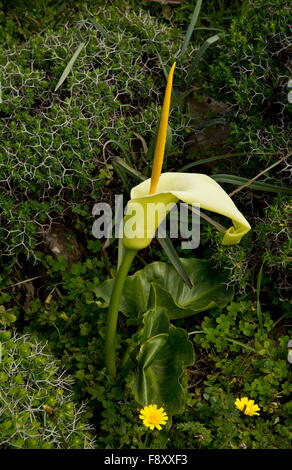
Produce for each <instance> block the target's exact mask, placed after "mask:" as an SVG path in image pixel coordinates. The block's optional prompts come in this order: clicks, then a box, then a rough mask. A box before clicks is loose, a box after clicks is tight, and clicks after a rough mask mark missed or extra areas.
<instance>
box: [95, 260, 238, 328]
mask: <svg viewBox="0 0 292 470" xmlns="http://www.w3.org/2000/svg"><path fill="white" fill-rule="evenodd" d="M180 261H181V263H182V265H183V267H184V270H185V271H186V273H187V275H188V276H189V278H190V280H191V282H192V283H193V286H194V287H193V288H191V289H190V288H189V287H188V286H187V285H186V284H185V283H184V281H183V280H182V279H181V278H180V277H179V276H178V275H177V272H176V270H175V268H174V267H173V266H172V265H170V264H167V263H162V262H155V263H151V264H149V265H148V266H146V267H145V268H143V269H141V270H140V271H137V272H136V273H135V274H133V275H132V276H129V277H128V278H127V280H126V282H125V285H124V291H123V295H122V298H121V303H120V311H121V312H123V313H124V314H125V315H128V316H130V317H132V318H135V319H137V318H138V317H139V315H141V314H142V313H144V312H146V311H147V310H148V308H149V300H150V289H151V286H153V290H154V291H155V294H156V298H157V300H156V302H157V306H158V307H162V308H164V309H165V311H166V313H167V316H168V318H169V319H173V320H174V319H178V318H184V317H188V316H190V315H193V314H195V313H199V312H202V311H204V310H208V309H210V308H212V307H215V306H218V307H221V308H222V307H224V306H225V305H227V303H228V302H229V301H230V299H231V298H232V295H233V290H232V289H231V288H230V287H229V288H228V287H227V285H226V283H227V280H226V279H225V278H224V276H223V275H222V273H220V272H218V271H216V270H215V269H213V267H212V265H211V263H209V262H207V261H204V260H199V259H193V258H192V259H182V258H181V259H180ZM113 282H114V281H113V280H112V279H109V280H107V281H105V282H103V283H101V284H100V285H99V286H98V287H97V288H96V289H95V294H96V296H97V297H98V298H102V299H103V300H104V301H105V302H107V303H108V302H109V299H110V296H111V291H112V288H113Z"/></svg>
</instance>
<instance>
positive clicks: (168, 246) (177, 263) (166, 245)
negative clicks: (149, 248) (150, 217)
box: [157, 229, 194, 289]
mask: <svg viewBox="0 0 292 470" xmlns="http://www.w3.org/2000/svg"><path fill="white" fill-rule="evenodd" d="M158 232H159V229H158ZM157 240H158V241H159V243H160V245H161V247H162V248H163V250H164V252H165V254H166V256H167V257H168V259H169V261H170V262H171V264H172V265H173V267H174V269H175V270H176V272H177V273H178V274H179V276H180V277H181V278H182V279H183V281H184V282H185V284H186V285H187V286H188V287H189V288H190V289H191V288H192V287H194V285H193V283H192V281H191V280H190V278H189V276H188V274H187V273H186V271H185V269H184V267H183V265H182V263H181V260H180V259H179V256H178V254H177V252H176V250H175V248H174V246H173V244H172V241H171V239H170V238H169V237H168V236H167V235H166V237H165V238H159V237H157Z"/></svg>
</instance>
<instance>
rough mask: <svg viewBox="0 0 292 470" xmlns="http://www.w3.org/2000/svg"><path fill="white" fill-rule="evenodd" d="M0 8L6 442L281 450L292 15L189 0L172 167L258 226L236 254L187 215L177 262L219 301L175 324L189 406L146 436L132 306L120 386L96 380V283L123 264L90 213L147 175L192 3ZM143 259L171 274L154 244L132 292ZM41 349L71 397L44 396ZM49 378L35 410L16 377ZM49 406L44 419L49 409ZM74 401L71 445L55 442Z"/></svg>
mask: <svg viewBox="0 0 292 470" xmlns="http://www.w3.org/2000/svg"><path fill="white" fill-rule="evenodd" d="M73 3H74V4H73ZM198 3H199V2H198ZM0 6H1V8H0V38H1V44H2V45H1V55H0V81H1V103H0V129H1V131H0V132H1V143H0V180H1V191H0V207H1V214H0V218H1V230H0V242H1V250H2V256H1V261H0V266H1V272H0V331H1V332H0V335H2V336H0V338H2V339H0V341H1V344H2V345H3V346H2V358H3V360H2V362H1V363H0V368H1V367H2V373H3V370H4V373H5V374H6V376H7V377H8V380H6V381H4V382H3V387H2V388H3V393H4V394H8V397H9V400H6V402H5V403H6V404H7V403H8V404H9V406H8V405H5V403H4V402H3V400H2V401H1V399H0V447H1V448H6V447H13V448H17V447H24V448H39V447H41V446H44V447H50V448H63V446H64V447H68V448H85V447H94V448H109V449H115V448H138V449H140V448H145V447H146V448H149V447H152V448H170V449H171V448H173V449H177V448H190V449H201V448H207V449H218V448H228V449H246V448H248V449H250V448H252V449H265V448H269V449H286V448H290V446H291V444H290V442H291V431H290V426H291V401H290V397H289V393H290V392H289V381H291V365H290V364H289V363H288V362H287V352H288V350H287V343H288V340H289V334H290V336H291V333H290V332H291V315H290V299H289V290H288V289H289V284H288V279H287V277H288V272H287V271H288V264H289V257H290V246H291V244H290V240H289V212H290V195H289V188H288V187H289V169H290V166H289V155H290V152H291V149H290V146H289V136H290V133H291V131H290V129H289V126H290V124H289V122H290V118H291V104H290V103H289V101H288V91H289V90H288V88H287V84H288V81H289V78H291V70H289V47H288V46H289V39H288V37H289V28H288V25H289V22H290V21H289V19H290V18H291V11H290V9H289V4H288V2H287V1H284V0H271V1H269V2H263V1H262V0H252V1H248V2H247V1H244V2H229V1H214V2H213V1H212V2H204V1H203V2H202V7H201V11H200V13H199V16H198V19H197V23H196V25H195V27H194V31H193V34H192V36H191V38H190V43H189V45H188V48H187V50H186V54H185V55H184V56H183V57H182V58H181V61H180V62H179V61H178V64H177V71H176V76H175V82H174V95H173V107H172V112H171V118H170V127H171V129H170V130H169V132H170V137H172V138H170V137H169V136H168V144H169V148H168V149H167V150H168V155H167V159H166V169H167V170H169V171H175V172H179V171H185V172H196V173H205V174H208V175H210V176H212V177H213V178H214V179H215V180H216V181H218V182H219V183H220V184H221V185H222V186H223V187H224V189H225V190H226V191H227V192H228V193H230V194H231V195H232V196H231V197H232V199H233V200H234V202H235V203H236V205H237V207H239V209H240V210H241V211H242V212H243V214H244V215H246V217H247V219H248V221H249V223H250V225H251V226H252V231H251V232H249V233H248V234H247V235H246V236H245V237H244V238H243V239H242V241H241V243H240V245H236V246H230V247H224V246H221V240H222V234H220V233H218V232H217V230H216V228H215V227H214V226H213V225H210V224H209V223H208V222H207V221H206V220H203V219H201V243H200V246H199V248H198V249H196V250H195V251H193V252H190V253H187V254H186V253H185V252H183V250H181V249H180V248H179V244H178V243H176V242H175V241H174V242H173V244H174V246H175V248H176V250H177V252H178V254H179V257H181V258H185V257H186V258H187V259H186V260H185V261H184V262H185V263H186V265H188V263H190V264H191V263H192V259H193V258H194V257H195V258H197V259H198V262H199V263H201V262H202V263H205V262H207V261H208V262H209V263H210V264H211V265H212V266H214V267H216V269H217V271H218V272H220V275H221V276H222V277H223V278H224V279H226V285H225V287H226V289H227V291H228V292H230V293H232V295H231V294H230V296H229V297H228V298H226V301H224V302H223V301H222V302H221V303H220V304H219V305H218V304H217V305H212V308H210V309H208V310H205V311H203V310H204V309H203V308H202V309H201V310H200V312H197V313H196V315H195V316H194V315H193V316H186V317H183V315H182V316H177V317H175V316H174V317H173V318H172V320H171V321H172V324H173V331H178V330H181V329H184V330H185V331H186V332H187V340H188V342H190V343H191V345H192V348H193V351H194V361H193V362H192V361H189V362H188V361H186V367H185V369H184V372H183V374H182V375H181V377H180V379H179V380H180V384H181V387H183V389H184V391H185V397H184V399H185V409H184V411H183V412H182V413H180V414H175V415H174V416H173V418H172V420H169V421H168V423H167V424H166V425H165V426H163V429H162V430H161V431H159V430H157V429H156V430H154V431H151V432H150V434H149V433H147V428H146V427H145V426H144V425H143V423H142V422H141V419H139V412H140V410H141V406H143V405H141V402H140V401H139V399H138V400H135V397H133V395H132V391H131V389H132V384H133V378H134V373H135V368H133V364H135V361H136V358H137V351H138V350H139V344H140V342H141V329H140V332H139V331H138V327H139V322H138V321H137V317H135V312H133V305H132V304H131V303H130V304H129V305H127V304H126V307H128V310H127V308H121V309H120V314H119V317H118V336H117V356H118V357H119V358H121V357H122V356H123V354H125V353H126V357H128V362H127V364H128V366H129V367H128V369H129V370H127V368H123V367H122V366H123V364H122V363H120V360H119V363H118V368H120V366H121V372H122V371H124V375H123V376H122V374H121V376H119V378H118V381H117V382H115V381H114V380H113V379H109V377H108V374H107V372H106V370H105V368H104V343H105V336H106V317H107V307H108V302H109V295H108V292H107V290H106V288H105V286H107V285H109V284H110V283H111V282H112V279H114V278H115V276H116V258H117V251H118V250H117V244H116V243H115V242H114V240H108V241H107V242H106V244H104V240H102V241H101V240H96V239H94V237H93V235H92V233H91V227H92V222H93V218H92V215H91V211H92V206H93V204H94V203H96V202H98V201H101V200H102V201H106V202H111V203H112V202H113V197H114V194H115V193H122V192H124V193H125V194H126V193H127V192H128V189H129V187H131V186H134V185H135V184H138V183H139V182H140V180H139V179H137V175H140V176H141V174H142V176H143V177H144V178H148V177H149V176H150V170H151V161H152V154H151V145H152V147H153V142H155V139H154V138H155V133H156V131H157V122H158V120H159V115H160V105H161V102H162V96H163V92H164V88H165V77H164V72H163V67H165V69H166V71H168V70H169V67H170V66H171V63H172V62H171V61H172V60H174V58H175V56H176V54H177V51H178V50H179V48H180V47H181V45H182V43H183V40H184V38H185V33H186V30H187V28H188V26H189V24H190V21H191V18H192V15H193V11H194V7H195V3H194V2H192V1H186V2H183V3H182V4H181V5H170V4H168V5H167V4H160V3H159V2H148V1H146V0H141V1H140V2H131V1H111V2H108V4H107V5H106V6H104V2H99V1H96V2H90V4H89V3H88V2H79V3H78V2H69V1H68V2H67V3H66V2H65V3H64V2H58V1H55V2H51V3H50V5H47V2H38V3H37V4H36V3H35V2H33V5H32V6H31V8H30V9H29V10H28V7H25V6H23V3H22V2H19V4H18V2H15V5H13V8H12V6H11V3H10V2H5V1H4V2H2V4H1V5H0ZM255 31H256V32H257V33H256V34H254V32H255ZM215 35H218V39H216V40H215V42H214V43H211V44H210V45H209V43H207V44H208V46H209V47H208V48H205V49H204V54H202V55H200V54H201V52H202V45H204V44H206V43H205V41H208V38H210V37H214V36H215ZM211 42H212V41H211ZM78 48H79V50H78ZM76 50H77V51H78V57H76V60H75V62H74V64H73V66H72V70H70V71H69V73H68V75H67V76H66V78H65V79H64V80H63V81H62V83H61V84H60V86H59V87H58V83H60V82H59V80H60V78H61V77H62V74H63V72H64V70H65V68H66V65H67V64H68V63H69V61H70V59H71V58H72V56H73V54H74V52H76ZM200 51H201V52H200ZM199 52H200V53H199ZM198 53H199V54H198ZM194 58H195V61H194ZM192 63H193V64H194V68H193V71H192V73H190V72H189V71H190V65H191V64H192ZM56 88H58V89H57V90H56ZM152 150H153V149H152ZM118 159H120V166H119V165H117V161H118ZM121 162H122V165H121ZM125 164H126V165H128V167H127V169H125V168H126V167H125ZM123 165H124V166H123ZM184 168H187V169H184ZM135 172H136V173H135ZM138 172H139V173H138ZM239 177H240V178H241V180H240V179H238V178H239ZM255 177H256V178H255ZM254 178H255V179H254ZM253 179H254V180H253ZM125 185H126V187H125ZM244 185H246V186H245V187H242V188H241V186H244ZM256 185H258V186H256ZM261 185H262V186H261ZM238 190H239V191H238ZM233 193H234V194H233ZM290 194H291V192H290ZM208 215H210V216H212V217H213V218H214V220H215V222H217V223H223V222H222V218H221V217H220V216H216V215H215V216H214V215H212V214H211V213H208ZM153 261H158V262H160V263H164V264H163V266H165V269H166V270H170V271H171V270H172V267H171V265H170V264H169V258H168V256H167V255H166V254H165V253H164V252H163V250H161V246H160V245H159V243H158V242H157V241H156V240H153V243H152V245H151V247H149V248H147V249H145V250H142V251H141V252H140V253H139V256H137V257H136V259H135V261H134V263H133V266H132V268H131V270H130V273H129V274H130V278H128V279H129V280H130V279H132V278H133V276H135V274H134V273H135V272H138V273H140V272H142V271H143V268H144V270H145V269H146V270H147V268H145V266H146V265H147V264H149V266H150V271H151V270H152V271H155V267H154V264H155V263H154V264H153V263H152V262H153ZM172 275H173V274H172ZM106 279H108V281H106ZM128 282H131V281H128ZM180 282H181V283H182V285H183V281H181V280H180ZM158 284H159V283H158ZM147 289H148V287H147ZM159 289H161V285H158V287H156V290H157V291H158V292H159V295H160V297H159V299H160V300H161V302H160V303H161V304H162V307H163V306H164V304H163V302H165V295H166V294H165V293H164V291H163V295H162V291H161V290H159ZM169 290H170V291H171V289H169ZM101 293H102V294H103V295H101ZM168 294H169V293H168ZM126 296H127V294H126ZM176 300H177V299H175V301H176ZM167 302H168V304H167V305H168V306H169V305H170V304H171V303H170V296H168V297H167ZM171 305H172V308H174V307H173V304H171ZM124 307H125V305H124ZM130 307H132V310H131V309H130V310H129V308H130ZM135 308H136V307H135ZM137 308H138V307H137ZM175 308H176V309H177V305H176V307H175ZM179 308H181V306H179ZM184 308H185V307H184ZM192 308H193V305H192ZM157 311H158V308H157ZM176 312H177V310H176ZM162 316H163V315H162ZM162 316H161V318H162ZM145 321H146V323H147V319H145ZM161 321H162V323H163V319H162V320H161ZM146 323H144V332H145V328H146V326H147V325H146ZM146 329H147V328H146ZM15 330H16V331H18V332H19V334H20V336H17V335H16V336H14V333H13V331H15ZM24 333H28V334H29V335H31V334H33V337H37V338H38V339H37V340H36V343H35V342H34V340H33V339H31V337H30V336H29V337H28V336H21V334H22V335H23V334H24ZM145 334H146V333H145ZM163 334H165V332H164V333H163ZM43 341H47V343H48V344H47V347H46V348H47V349H46V354H48V355H45V356H44V357H42V360H40V357H39V349H38V347H37V346H36V344H43ZM40 342H41V343H40ZM27 344H29V347H30V348H32V350H33V361H32V362H31V364H30V367H31V369H26V368H25V367H24V365H25V357H23V360H22V362H21V363H20V364H19V367H20V368H21V371H20V372H19V373H18V374H19V377H20V376H21V377H20V378H17V379H16V382H17V381H22V380H24V381H25V380H29V381H30V382H29V384H30V386H31V390H33V393H32V397H34V396H35V400H36V401H35V408H36V411H35V412H34V413H32V412H28V411H27V406H28V402H27V401H26V399H27V397H26V396H25V394H23V393H22V385H23V384H22V383H20V382H19V383H16V386H15V383H14V382H15V373H14V372H13V373H12V369H11V367H12V366H11V364H12V362H11V360H10V359H9V357H10V358H12V357H13V358H15V357H16V356H17V357H18V358H19V357H22V353H23V351H24V352H25V351H26V350H27V347H28V346H27ZM47 351H48V353H47ZM25 354H26V353H25ZM52 354H53V355H54V357H55V358H56V360H61V362H62V364H63V365H64V367H65V368H66V369H67V370H68V371H69V373H70V375H71V376H72V377H73V378H74V381H73V383H72V384H71V383H70V389H71V388H72V390H73V391H74V395H70V396H69V395H68V396H67V395H66V393H67V392H65V391H64V392H63V393H62V394H61V393H59V392H58V390H59V389H62V386H59V385H57V382H58V380H59V379H58V377H59V375H58V374H59V372H58V369H57V365H56V364H57V363H56V362H54V361H55V359H53V356H52ZM127 354H128V356H127ZM140 359H141V357H140ZM7 360H8V362H7ZM13 360H14V359H13ZM46 361H48V362H46ZM187 362H188V364H187ZM26 365H27V364H26ZM46 367H48V368H51V369H50V370H51V371H52V376H54V377H56V379H55V380H56V384H55V382H54V385H53V386H52V388H50V389H49V390H48V391H47V392H45V391H44V392H43V395H42V396H41V397H39V395H37V392H36V386H37V382H33V380H32V378H31V375H30V374H31V372H30V370H34V371H35V374H36V375H38V374H40V377H41V376H42V373H43V369H44V368H46ZM9 368H10V369H9ZM45 370H46V369H45ZM127 373H128V375H127ZM16 376H17V377H18V375H17V374H16ZM64 380H65V379H64ZM66 380H67V379H66ZM68 380H69V379H68ZM69 381H70V380H69ZM58 384H59V382H58ZM1 390H2V389H1ZM34 391H35V392H34ZM34 393H36V394H35V395H34ZM9 394H10V395H9ZM17 394H18V395H20V396H19V401H17V400H16V398H15V397H16V396H18V395H17ZM65 395H66V397H65ZM44 397H45V398H46V400H45V401H46V403H44ZM242 397H248V398H249V399H252V400H254V401H255V403H256V404H257V405H258V406H259V408H260V411H259V415H255V416H249V415H247V414H245V412H244V411H242V410H240V409H238V408H236V406H235V400H236V399H237V398H242ZM136 399H137V395H136ZM50 400H51V402H50V403H49V401H50ZM58 400H59V401H58ZM56 401H57V402H58V405H57V406H56V410H57V411H56V413H55V414H54V415H52V416H51V415H50V414H49V408H48V409H47V411H46V410H45V409H44V408H43V405H46V404H47V406H49V407H53V408H54V406H55V402H56ZM83 402H86V409H84V411H82V413H81V415H82V416H83V418H81V421H80V423H82V424H80V433H78V436H77V435H76V436H75V437H74V438H73V437H72V438H71V437H70V438H69V437H68V439H67V438H66V432H67V431H68V434H69V430H70V426H72V425H73V424H72V423H74V422H75V420H76V419H77V418H76V416H77V417H78V416H79V415H78V412H77V410H79V409H80V407H81V404H82V403H83ZM12 404H14V405H15V406H14V405H13V406H12ZM20 410H21V411H20ZM15 412H17V414H19V413H20V416H21V419H20V421H21V422H20V421H17V419H15V418H14V415H15ZM81 415H80V416H81ZM60 416H61V417H62V419H61V421H62V425H60V426H61V428H60V427H59V428H56V420H57V423H58V422H59V421H58V419H59V418H60ZM44 417H45V418H44ZM44 419H45V421H46V422H45V424H44ZM88 421H90V423H91V424H92V426H93V427H94V428H95V433H96V437H95V438H94V439H93V438H92V434H91V432H90V429H89V428H87V426H88V425H87V422H88ZM28 422H30V423H31V425H30V426H28V425H27V423H28ZM7 423H8V424H7ZM59 424H60V422H59ZM23 426H25V429H26V431H27V432H28V434H23V433H22V434H21V432H22V431H21V430H22V428H23ZM62 426H64V428H63V427H62ZM52 429H54V432H52V434H51V436H53V438H51V437H49V436H50V434H49V433H50V432H51V430H52ZM15 433H16V434H15ZM46 433H48V434H49V435H48V434H46ZM31 434H33V437H31ZM44 436H45V437H44ZM61 436H62V437H61ZM64 437H65V441H66V444H64Z"/></svg>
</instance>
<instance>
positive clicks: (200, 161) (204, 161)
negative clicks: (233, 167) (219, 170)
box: [179, 153, 245, 173]
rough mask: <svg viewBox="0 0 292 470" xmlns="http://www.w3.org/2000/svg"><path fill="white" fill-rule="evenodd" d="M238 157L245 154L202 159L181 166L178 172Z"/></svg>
mask: <svg viewBox="0 0 292 470" xmlns="http://www.w3.org/2000/svg"><path fill="white" fill-rule="evenodd" d="M238 155H245V153H244V154H243V153H230V154H226V155H218V156H217V157H210V158H204V159H203V160H197V161H195V162H192V163H188V164H187V165H185V166H183V167H182V168H181V169H180V170H179V171H180V172H182V173H184V172H185V171H188V170H190V169H191V168H193V167H194V166H198V165H205V164H206V163H211V162H215V161H216V160H224V159H225V158H231V157H237V156H238Z"/></svg>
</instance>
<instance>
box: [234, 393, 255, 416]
mask: <svg viewBox="0 0 292 470" xmlns="http://www.w3.org/2000/svg"><path fill="white" fill-rule="evenodd" d="M234 404H235V406H236V408H238V409H239V410H240V411H242V412H243V413H244V414H245V415H248V416H255V415H259V413H258V411H259V410H260V407H259V406H258V405H256V404H255V402H254V400H249V399H248V398H247V397H243V398H236V400H235V402H234Z"/></svg>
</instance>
